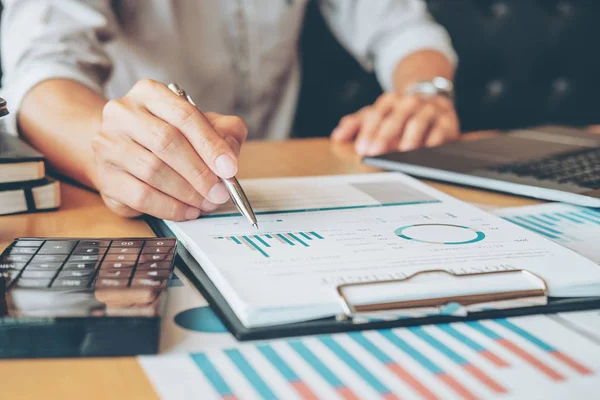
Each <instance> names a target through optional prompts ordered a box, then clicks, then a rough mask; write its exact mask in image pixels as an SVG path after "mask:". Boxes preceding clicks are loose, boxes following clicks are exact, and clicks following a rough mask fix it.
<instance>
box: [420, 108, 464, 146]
mask: <svg viewBox="0 0 600 400" xmlns="http://www.w3.org/2000/svg"><path fill="white" fill-rule="evenodd" d="M458 136H459V131H458V127H457V126H456V124H455V123H454V122H453V121H452V118H451V117H448V116H446V117H443V118H440V119H438V120H437V122H436V123H435V125H434V126H433V128H432V129H431V133H430V134H429V136H428V137H427V139H426V140H425V146H426V147H435V146H439V145H441V144H444V143H446V142H448V141H451V140H454V139H456V138H458Z"/></svg>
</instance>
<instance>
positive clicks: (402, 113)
mask: <svg viewBox="0 0 600 400" xmlns="http://www.w3.org/2000/svg"><path fill="white" fill-rule="evenodd" d="M420 104H421V101H420V100H419V99H418V98H417V97H415V96H409V97H405V98H403V99H402V100H400V101H399V103H398V105H397V106H396V107H395V108H394V111H392V112H391V113H390V114H388V116H387V117H386V118H385V119H384V120H383V122H382V123H381V126H380V128H379V131H378V132H377V136H376V137H375V140H374V142H373V145H372V146H371V147H370V148H369V155H378V154H382V153H385V152H388V151H391V150H396V149H397V148H398V144H399V143H400V139H401V138H402V134H403V133H404V129H405V127H406V123H407V122H408V120H409V119H410V117H412V116H413V114H414V113H415V112H416V111H417V109H418V107H419V105H420Z"/></svg>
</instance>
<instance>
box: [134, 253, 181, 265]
mask: <svg viewBox="0 0 600 400" xmlns="http://www.w3.org/2000/svg"><path fill="white" fill-rule="evenodd" d="M172 259H173V253H167V254H142V255H141V256H140V263H144V262H151V261H170V260H172Z"/></svg>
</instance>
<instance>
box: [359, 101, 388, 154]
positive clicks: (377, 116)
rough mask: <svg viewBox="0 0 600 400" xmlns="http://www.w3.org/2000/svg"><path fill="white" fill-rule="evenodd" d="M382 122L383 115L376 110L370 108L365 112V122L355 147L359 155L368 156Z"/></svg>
mask: <svg viewBox="0 0 600 400" xmlns="http://www.w3.org/2000/svg"><path fill="white" fill-rule="evenodd" d="M382 120H383V113H382V112H381V111H379V110H377V109H376V108H373V107H368V108H367V109H365V111H363V122H362V126H361V128H360V131H359V132H358V136H357V138H356V145H355V148H356V152H357V153H358V154H360V155H367V153H368V151H369V148H370V147H371V145H372V144H373V141H374V139H375V135H376V134H377V130H378V129H379V126H380V125H381V122H382Z"/></svg>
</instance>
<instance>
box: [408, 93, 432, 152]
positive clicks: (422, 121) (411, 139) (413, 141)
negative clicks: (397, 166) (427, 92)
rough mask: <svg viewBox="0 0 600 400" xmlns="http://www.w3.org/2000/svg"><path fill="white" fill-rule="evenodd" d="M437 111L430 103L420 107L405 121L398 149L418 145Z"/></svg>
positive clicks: (410, 148) (409, 148)
mask: <svg viewBox="0 0 600 400" xmlns="http://www.w3.org/2000/svg"><path fill="white" fill-rule="evenodd" d="M437 112H438V111H437V108H436V107H435V106H434V105H433V104H431V103H427V104H425V105H424V106H423V107H421V109H420V110H419V111H417V112H416V113H415V114H414V115H413V116H412V118H410V119H409V121H408V122H407V123H406V129H405V130H404V134H403V135H402V139H400V144H399V145H398V149H399V150H400V151H409V150H413V149H416V148H418V147H420V146H421V145H422V144H423V142H424V141H425V138H426V137H427V135H428V134H429V130H430V129H431V126H432V124H433V123H434V120H435V117H436V113H437Z"/></svg>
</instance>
